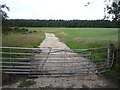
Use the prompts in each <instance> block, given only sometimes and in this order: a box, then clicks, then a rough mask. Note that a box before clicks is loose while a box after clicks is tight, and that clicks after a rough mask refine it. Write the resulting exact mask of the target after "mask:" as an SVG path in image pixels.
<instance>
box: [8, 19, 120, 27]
mask: <svg viewBox="0 0 120 90" xmlns="http://www.w3.org/2000/svg"><path fill="white" fill-rule="evenodd" d="M8 23H9V25H10V26H11V27H14V26H18V27H92V28H118V27H119V25H118V24H117V21H114V20H113V21H109V20H39V19H36V20H34V19H9V20H8Z"/></svg>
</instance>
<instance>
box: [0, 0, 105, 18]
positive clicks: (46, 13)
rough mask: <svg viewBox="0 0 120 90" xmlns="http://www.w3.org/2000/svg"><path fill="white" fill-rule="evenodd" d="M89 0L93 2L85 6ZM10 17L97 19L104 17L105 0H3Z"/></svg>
mask: <svg viewBox="0 0 120 90" xmlns="http://www.w3.org/2000/svg"><path fill="white" fill-rule="evenodd" d="M88 1H91V4H90V5H89V6H87V7H84V6H85V4H87V2H88ZM0 2H1V4H6V5H7V6H8V7H10V11H9V12H8V11H7V13H8V16H9V18H10V19H63V20H73V19H80V20H96V19H103V17H104V0H1V1H0Z"/></svg>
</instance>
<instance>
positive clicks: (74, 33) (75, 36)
mask: <svg viewBox="0 0 120 90" xmlns="http://www.w3.org/2000/svg"><path fill="white" fill-rule="evenodd" d="M28 29H29V30H40V31H44V32H52V33H54V34H56V36H57V37H59V38H60V39H61V41H63V42H64V43H66V44H67V45H68V46H69V47H70V48H72V49H74V48H79V49H80V48H95V47H103V46H108V45H109V44H110V43H114V44H115V46H116V47H118V44H117V43H118V29H117V28H28Z"/></svg>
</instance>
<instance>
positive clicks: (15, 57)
mask: <svg viewBox="0 0 120 90" xmlns="http://www.w3.org/2000/svg"><path fill="white" fill-rule="evenodd" d="M0 48H1V49H2V52H0V53H1V54H2V55H3V57H1V58H0V59H2V61H1V62H0V63H1V64H2V65H1V66H0V67H1V68H2V73H4V74H22V75H23V74H24V75H29V76H76V75H85V74H87V75H89V74H98V73H102V72H106V71H109V70H110V69H111V67H112V65H113V62H114V47H113V46H108V47H103V48H93V49H52V48H19V47H0Z"/></svg>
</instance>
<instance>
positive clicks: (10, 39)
mask: <svg viewBox="0 0 120 90" xmlns="http://www.w3.org/2000/svg"><path fill="white" fill-rule="evenodd" d="M44 38H45V36H44V34H43V33H40V32H38V33H29V34H22V33H9V34H3V35H2V46H9V47H36V46H38V45H39V44H40V43H41V42H42V41H43V40H44Z"/></svg>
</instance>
